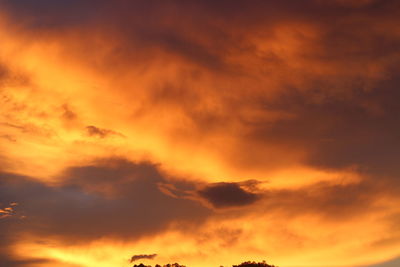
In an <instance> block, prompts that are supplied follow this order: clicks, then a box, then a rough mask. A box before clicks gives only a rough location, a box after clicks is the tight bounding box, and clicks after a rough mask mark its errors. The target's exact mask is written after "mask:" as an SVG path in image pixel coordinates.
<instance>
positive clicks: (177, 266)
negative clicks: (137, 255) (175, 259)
mask: <svg viewBox="0 0 400 267" xmlns="http://www.w3.org/2000/svg"><path fill="white" fill-rule="evenodd" d="M132 267H151V265H144V264H143V263H141V264H135V265H133V266H132ZM154 267H186V266H185V265H180V264H179V263H172V264H169V263H168V264H166V265H162V266H161V265H159V264H156V265H154Z"/></svg>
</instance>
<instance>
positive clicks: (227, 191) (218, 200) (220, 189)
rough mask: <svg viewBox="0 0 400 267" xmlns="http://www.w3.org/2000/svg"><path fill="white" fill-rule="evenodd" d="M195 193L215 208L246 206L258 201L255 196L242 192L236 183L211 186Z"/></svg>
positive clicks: (257, 197)
mask: <svg viewBox="0 0 400 267" xmlns="http://www.w3.org/2000/svg"><path fill="white" fill-rule="evenodd" d="M197 193H198V194H199V195H200V196H201V197H203V198H205V199H206V200H207V201H209V202H210V203H211V204H212V205H213V206H214V207H216V208H227V207H237V206H246V205H250V204H252V203H254V202H256V201H257V200H258V199H259V196H258V195H257V194H254V193H251V192H248V191H246V190H244V189H243V188H241V187H240V185H239V184H237V183H216V184H211V185H207V186H206V187H205V188H203V189H201V190H199V191H198V192H197Z"/></svg>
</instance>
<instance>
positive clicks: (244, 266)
mask: <svg viewBox="0 0 400 267" xmlns="http://www.w3.org/2000/svg"><path fill="white" fill-rule="evenodd" d="M132 267H152V266H151V265H144V264H143V263H140V264H135V265H133V266H132ZM154 267H186V266H185V265H180V264H179V263H173V264H166V265H162V266H161V265H159V264H156V265H154ZM220 267H223V266H220ZM232 267H277V266H275V265H269V264H267V263H266V262H265V261H263V262H255V261H245V262H242V263H241V264H239V265H232Z"/></svg>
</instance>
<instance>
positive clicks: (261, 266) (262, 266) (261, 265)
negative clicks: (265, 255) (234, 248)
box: [232, 261, 277, 267]
mask: <svg viewBox="0 0 400 267" xmlns="http://www.w3.org/2000/svg"><path fill="white" fill-rule="evenodd" d="M232 267H277V266H275V265H269V264H267V263H266V262H265V261H263V262H254V261H246V262H243V263H241V264H239V265H233V266H232Z"/></svg>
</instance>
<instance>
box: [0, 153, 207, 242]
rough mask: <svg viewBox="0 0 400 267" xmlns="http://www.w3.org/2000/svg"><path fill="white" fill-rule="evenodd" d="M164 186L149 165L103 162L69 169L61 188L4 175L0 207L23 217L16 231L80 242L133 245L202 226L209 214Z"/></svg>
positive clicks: (117, 161) (0, 188) (113, 161)
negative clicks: (178, 225) (176, 227)
mask: <svg viewBox="0 0 400 267" xmlns="http://www.w3.org/2000/svg"><path fill="white" fill-rule="evenodd" d="M161 182H165V180H164V178H163V176H162V175H161V174H160V173H159V172H158V170H157V167H156V166H154V165H152V164H148V163H138V164H136V163H131V162H128V161H124V160H116V159H114V160H106V161H102V162H99V163H98V165H91V166H82V167H73V168H70V169H69V170H68V171H66V173H65V179H64V181H63V183H62V184H61V185H59V186H57V187H49V186H46V185H44V184H42V183H40V182H37V181H34V180H32V179H30V178H28V177H20V176H15V175H12V174H7V173H2V174H1V180H0V192H1V194H0V202H2V203H3V202H4V203H7V202H10V201H17V202H19V203H20V206H19V207H18V208H19V212H20V213H21V214H23V215H24V216H26V218H25V219H24V220H21V221H20V222H19V223H18V225H14V227H16V228H17V229H16V231H18V230H22V229H23V230H24V231H27V232H31V233H33V234H36V235H38V236H39V237H40V236H41V235H43V236H57V237H58V238H60V239H61V240H65V241H72V242H78V241H80V242H84V241H85V240H91V239H97V238H100V237H104V236H115V237H119V238H123V239H132V238H137V237H139V236H145V235H151V234H154V233H156V232H158V231H161V230H163V229H165V227H167V226H168V225H169V223H170V222H173V221H183V222H188V223H191V222H192V223H195V222H200V221H202V220H203V219H204V218H206V217H207V216H208V214H209V211H207V209H206V208H203V207H202V206H201V205H200V204H198V203H195V202H194V201H191V200H185V199H177V198H172V197H170V196H167V195H165V194H163V193H162V192H161V191H160V190H159V189H158V185H157V184H158V183H161Z"/></svg>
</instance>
